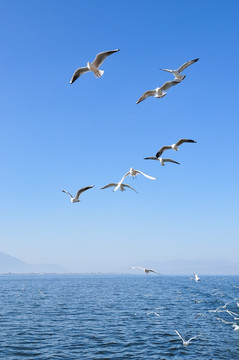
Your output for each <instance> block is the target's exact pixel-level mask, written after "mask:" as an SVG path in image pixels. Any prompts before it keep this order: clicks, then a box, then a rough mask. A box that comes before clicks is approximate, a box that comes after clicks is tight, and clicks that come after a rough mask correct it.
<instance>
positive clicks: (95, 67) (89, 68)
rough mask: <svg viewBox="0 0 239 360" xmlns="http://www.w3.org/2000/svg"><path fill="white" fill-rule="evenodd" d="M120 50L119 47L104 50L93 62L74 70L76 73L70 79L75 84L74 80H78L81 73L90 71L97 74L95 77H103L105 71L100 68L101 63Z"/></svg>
mask: <svg viewBox="0 0 239 360" xmlns="http://www.w3.org/2000/svg"><path fill="white" fill-rule="evenodd" d="M118 51H119V49H116V50H110V51H103V52H101V53H99V54H97V55H96V58H95V60H94V61H93V62H92V63H90V62H87V66H85V67H81V68H79V69H77V70H76V71H75V72H74V74H73V76H72V78H71V80H70V84H73V82H74V81H76V80H77V79H78V78H79V77H80V76H81V75H83V74H85V73H87V72H89V71H92V72H93V73H94V74H95V77H101V76H102V75H103V74H104V71H103V70H99V67H100V65H101V64H102V63H103V62H104V60H105V59H106V58H107V57H108V56H110V55H112V54H114V53H115V52H118Z"/></svg>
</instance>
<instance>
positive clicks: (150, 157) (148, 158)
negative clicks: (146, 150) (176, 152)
mask: <svg viewBox="0 0 239 360" xmlns="http://www.w3.org/2000/svg"><path fill="white" fill-rule="evenodd" d="M144 160H158V158H157V157H156V156H149V157H146V158H144Z"/></svg>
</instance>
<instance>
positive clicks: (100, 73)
mask: <svg viewBox="0 0 239 360" xmlns="http://www.w3.org/2000/svg"><path fill="white" fill-rule="evenodd" d="M103 74H104V70H98V71H97V73H95V77H97V78H99V77H101V76H102V75H103Z"/></svg>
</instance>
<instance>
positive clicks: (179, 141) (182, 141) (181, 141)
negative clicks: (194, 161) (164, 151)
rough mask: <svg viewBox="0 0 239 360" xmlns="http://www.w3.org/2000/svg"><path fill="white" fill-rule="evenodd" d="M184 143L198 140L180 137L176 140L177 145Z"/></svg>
mask: <svg viewBox="0 0 239 360" xmlns="http://www.w3.org/2000/svg"><path fill="white" fill-rule="evenodd" d="M183 143H196V141H195V140H191V139H180V140H178V141H177V142H176V145H177V146H179V145H181V144H183Z"/></svg>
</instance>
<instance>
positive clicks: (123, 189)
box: [101, 183, 138, 194]
mask: <svg viewBox="0 0 239 360" xmlns="http://www.w3.org/2000/svg"><path fill="white" fill-rule="evenodd" d="M117 185H118V184H116V183H110V184H108V185H105V186H103V187H102V188H101V190H103V189H107V188H109V187H116V186H117ZM125 187H126V188H129V189H131V190H134V191H135V192H136V193H137V194H138V191H136V190H135V189H134V188H132V187H131V186H129V185H128V184H120V187H119V189H120V191H125V190H126V189H125Z"/></svg>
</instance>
